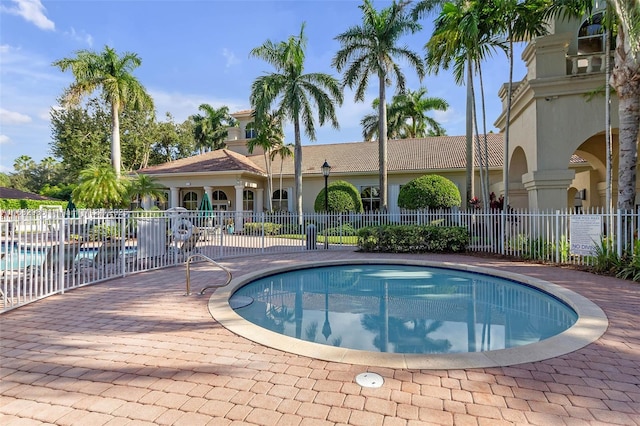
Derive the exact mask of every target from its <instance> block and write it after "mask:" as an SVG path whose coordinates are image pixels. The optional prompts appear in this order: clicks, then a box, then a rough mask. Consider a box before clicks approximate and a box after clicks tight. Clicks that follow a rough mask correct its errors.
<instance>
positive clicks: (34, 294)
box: [0, 210, 640, 312]
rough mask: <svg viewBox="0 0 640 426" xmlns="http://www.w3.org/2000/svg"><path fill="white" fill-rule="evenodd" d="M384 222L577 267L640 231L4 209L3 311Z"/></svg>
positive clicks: (623, 221) (625, 220) (569, 220)
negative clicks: (437, 229) (430, 228)
mask: <svg viewBox="0 0 640 426" xmlns="http://www.w3.org/2000/svg"><path fill="white" fill-rule="evenodd" d="M387 224H423V225H424V224H433V225H443V226H463V227H466V228H467V229H468V230H469V235H470V246H469V250H470V251H475V252H486V253H494V254H500V255H507V256H516V257H521V258H525V259H530V260H542V261H547V262H553V263H572V264H589V263H590V262H592V261H593V254H594V253H593V248H594V246H598V245H599V244H600V243H601V241H602V238H611V240H612V241H613V243H614V250H615V251H616V252H617V253H622V252H623V251H624V250H633V249H634V241H635V240H636V239H637V235H638V227H639V226H640V224H639V221H638V214H637V212H636V213H633V212H632V213H625V212H621V211H616V212H613V213H606V212H603V211H593V212H589V213H580V214H575V213H573V212H571V211H553V212H527V211H511V212H509V213H506V212H500V211H495V212H490V211H483V210H474V211H467V212H463V211H455V210H447V211H403V212H401V213H398V214H383V213H365V214H351V213H346V214H329V215H327V214H306V213H305V214H304V215H303V216H302V217H301V218H298V217H297V216H296V215H293V214H289V213H273V214H270V213H253V212H243V211H238V212H227V211H216V212H202V211H186V210H173V211H171V210H168V211H133V212H132V211H114V210H78V211H67V212H61V211H55V210H16V211H4V212H2V218H1V219H0V256H1V257H2V259H1V260H0V272H1V273H2V275H1V276H0V291H1V294H0V297H2V306H1V307H0V312H3V311H7V310H10V309H13V308H15V307H18V306H21V305H23V304H25V303H29V302H32V301H34V300H38V299H41V298H43V297H47V296H49V295H52V294H57V293H64V292H65V291H66V290H68V289H71V288H77V287H81V286H84V285H89V284H93V283H96V282H100V281H103V280H107V279H110V278H114V277H121V276H126V275H128V274H131V273H135V272H140V271H147V270H150V269H156V268H163V267H167V266H172V265H178V264H180V263H182V262H184V261H185V260H186V259H187V257H188V256H189V255H190V254H193V253H196V252H197V253H201V254H203V255H205V256H208V257H210V258H212V259H222V258H225V257H232V256H247V255H251V254H258V253H276V252H283V253H284V252H292V251H305V250H322V249H324V248H325V247H327V248H328V249H333V250H335V249H338V248H341V247H346V248H351V249H355V246H356V241H357V238H356V236H355V235H356V232H357V230H358V229H360V228H363V227H366V226H376V225H387ZM572 228H573V229H572ZM612 231H613V232H612ZM325 236H326V238H325ZM613 236H616V237H615V238H612V237H613Z"/></svg>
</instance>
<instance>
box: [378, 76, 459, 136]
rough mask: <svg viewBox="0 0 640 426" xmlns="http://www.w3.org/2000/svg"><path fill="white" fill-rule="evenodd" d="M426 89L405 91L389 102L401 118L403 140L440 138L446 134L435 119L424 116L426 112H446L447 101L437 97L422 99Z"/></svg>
mask: <svg viewBox="0 0 640 426" xmlns="http://www.w3.org/2000/svg"><path fill="white" fill-rule="evenodd" d="M426 94H427V89H426V88H425V87H421V88H419V89H418V90H416V91H413V90H407V91H406V92H404V93H400V94H399V95H396V96H394V97H393V99H392V100H391V104H392V105H394V106H395V108H397V109H398V110H399V112H400V115H401V116H402V124H403V137H404V138H424V137H426V136H442V135H444V134H445V133H446V132H445V130H444V128H443V127H442V126H441V125H440V123H438V122H437V121H436V120H435V119H433V118H431V117H429V116H427V115H426V113H427V112H428V111H434V110H435V111H446V110H447V108H448V107H449V104H448V103H447V101H445V100H444V99H442V98H437V97H430V96H429V97H424V96H425V95H426Z"/></svg>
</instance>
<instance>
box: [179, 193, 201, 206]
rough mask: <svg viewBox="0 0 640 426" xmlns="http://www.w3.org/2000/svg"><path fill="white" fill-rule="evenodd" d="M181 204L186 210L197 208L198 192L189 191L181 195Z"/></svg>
mask: <svg viewBox="0 0 640 426" xmlns="http://www.w3.org/2000/svg"><path fill="white" fill-rule="evenodd" d="M182 206H183V207H184V208H185V209H187V210H197V209H198V194H196V193H195V192H193V191H189V192H187V193H186V194H184V196H183V197H182Z"/></svg>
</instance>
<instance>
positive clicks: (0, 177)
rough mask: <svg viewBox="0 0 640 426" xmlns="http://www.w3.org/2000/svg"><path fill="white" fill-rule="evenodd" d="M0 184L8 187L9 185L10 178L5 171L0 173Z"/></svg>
mask: <svg viewBox="0 0 640 426" xmlns="http://www.w3.org/2000/svg"><path fill="white" fill-rule="evenodd" d="M0 186H2V187H4V188H9V187H10V186H11V178H10V177H9V175H8V174H6V173H0Z"/></svg>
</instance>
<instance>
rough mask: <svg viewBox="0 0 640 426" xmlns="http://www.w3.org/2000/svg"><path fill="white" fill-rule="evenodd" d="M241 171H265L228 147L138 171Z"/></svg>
mask: <svg viewBox="0 0 640 426" xmlns="http://www.w3.org/2000/svg"><path fill="white" fill-rule="evenodd" d="M263 163H264V162H263ZM220 171H243V172H249V173H255V174H258V175H265V174H266V172H265V171H264V169H262V168H261V167H260V166H258V165H256V164H255V163H254V162H252V161H251V160H250V159H249V158H247V157H245V156H244V155H242V154H238V153H237V152H234V151H230V150H228V149H219V150H217V151H211V152H207V153H204V154H200V155H194V156H192V157H187V158H181V159H179V160H175V161H170V162H168V163H164V164H159V165H157V166H151V167H147V168H145V169H141V170H139V171H138V172H140V173H148V174H164V173H194V172H220Z"/></svg>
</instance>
